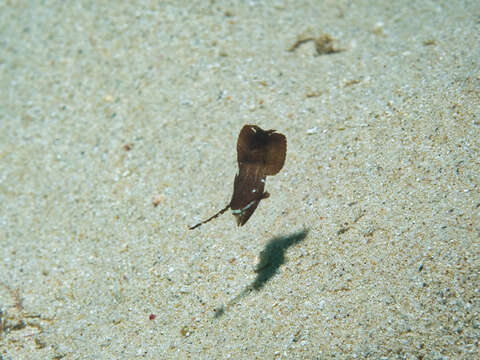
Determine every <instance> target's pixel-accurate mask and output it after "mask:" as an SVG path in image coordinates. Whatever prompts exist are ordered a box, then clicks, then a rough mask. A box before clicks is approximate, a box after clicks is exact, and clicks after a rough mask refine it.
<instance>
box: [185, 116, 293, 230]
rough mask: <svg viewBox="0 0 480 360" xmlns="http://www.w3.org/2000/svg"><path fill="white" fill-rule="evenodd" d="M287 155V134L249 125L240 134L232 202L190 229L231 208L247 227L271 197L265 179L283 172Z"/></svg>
mask: <svg viewBox="0 0 480 360" xmlns="http://www.w3.org/2000/svg"><path fill="white" fill-rule="evenodd" d="M286 154H287V139H286V137H285V135H283V134H280V133H276V132H275V130H262V129H261V128H260V127H259V126H257V125H245V126H244V127H243V128H242V130H241V131H240V134H239V135H238V141H237V161H238V174H237V175H235V181H234V185H233V195H232V200H230V203H229V204H228V205H227V206H225V207H224V208H223V209H222V210H220V211H219V212H218V213H216V214H215V215H213V216H212V217H210V218H208V219H207V220H204V221H202V222H200V223H198V224H196V225H194V226H192V227H190V230H192V229H195V228H197V227H199V226H200V225H202V224H205V223H207V222H209V221H210V220H213V219H215V218H216V217H217V216H219V215H221V214H223V213H224V212H225V211H227V210H228V209H232V214H233V215H234V216H235V218H236V219H237V225H238V226H242V225H244V224H245V223H246V222H247V221H248V219H249V218H250V216H252V214H253V212H254V211H255V209H256V208H257V206H258V203H259V202H260V200H263V199H266V198H268V197H269V196H270V194H269V193H268V192H266V191H264V189H265V180H266V178H267V176H272V175H275V174H277V173H278V172H279V171H280V170H281V169H282V167H283V164H284V163H285V157H286Z"/></svg>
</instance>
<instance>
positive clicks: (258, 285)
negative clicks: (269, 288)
mask: <svg viewBox="0 0 480 360" xmlns="http://www.w3.org/2000/svg"><path fill="white" fill-rule="evenodd" d="M307 234H308V229H303V230H301V231H298V232H296V233H293V234H290V235H286V236H277V237H274V238H273V239H271V240H270V241H269V242H268V243H267V245H266V246H265V248H264V249H263V250H262V251H261V252H260V261H259V262H258V264H257V266H256V268H255V272H256V273H257V277H256V278H255V280H253V282H252V283H251V284H250V285H248V286H247V287H246V288H245V289H244V290H243V291H242V292H241V293H240V294H238V295H237V296H235V297H234V298H233V299H232V300H230V301H229V302H228V303H227V304H226V305H224V306H221V307H219V308H217V309H216V310H215V318H219V317H221V316H223V315H224V314H225V311H226V310H227V308H228V307H230V306H231V305H234V304H235V303H237V302H238V301H239V300H240V299H242V298H243V297H245V296H246V295H248V294H249V293H250V292H251V291H252V290H255V291H259V290H260V289H262V288H263V287H264V286H265V284H266V283H267V282H268V281H270V279H271V278H272V277H274V276H275V274H276V273H277V272H278V269H279V268H280V266H282V265H283V264H284V263H285V253H286V251H287V250H288V248H290V247H291V246H293V245H296V244H298V243H300V242H302V241H303V240H304V239H305V238H306V237H307Z"/></svg>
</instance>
